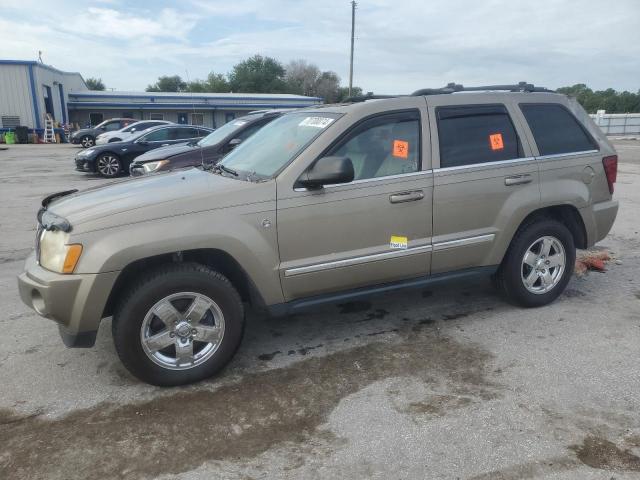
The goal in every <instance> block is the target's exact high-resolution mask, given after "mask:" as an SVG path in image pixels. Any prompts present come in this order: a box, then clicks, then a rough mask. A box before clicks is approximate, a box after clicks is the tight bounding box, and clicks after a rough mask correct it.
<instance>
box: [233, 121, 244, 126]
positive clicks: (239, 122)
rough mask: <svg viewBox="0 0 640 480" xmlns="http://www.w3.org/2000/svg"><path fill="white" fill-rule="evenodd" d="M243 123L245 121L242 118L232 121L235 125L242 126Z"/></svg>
mask: <svg viewBox="0 0 640 480" xmlns="http://www.w3.org/2000/svg"><path fill="white" fill-rule="evenodd" d="M245 123H247V122H245V121H242V120H240V121H237V122H233V124H234V125H235V126H237V127H241V126H242V125H244V124H245Z"/></svg>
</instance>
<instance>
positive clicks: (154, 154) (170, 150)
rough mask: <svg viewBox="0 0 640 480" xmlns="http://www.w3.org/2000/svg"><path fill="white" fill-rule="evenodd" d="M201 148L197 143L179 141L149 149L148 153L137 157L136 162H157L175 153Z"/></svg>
mask: <svg viewBox="0 0 640 480" xmlns="http://www.w3.org/2000/svg"><path fill="white" fill-rule="evenodd" d="M198 148H200V147H199V146H197V145H193V144H188V143H178V144H177V145H169V146H167V147H160V148H155V149H153V150H150V151H148V152H147V153H143V154H142V155H139V156H137V157H136V159H135V163H145V162H155V161H157V160H164V159H166V158H169V157H173V156H175V155H180V154H181V153H186V152H191V151H193V150H195V149H198Z"/></svg>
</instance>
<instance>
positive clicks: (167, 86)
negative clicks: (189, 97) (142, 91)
mask: <svg viewBox="0 0 640 480" xmlns="http://www.w3.org/2000/svg"><path fill="white" fill-rule="evenodd" d="M186 88H187V84H186V82H185V81H184V80H182V78H181V77H180V76H179V75H173V76H166V75H163V76H162V77H159V78H158V81H157V82H156V83H154V84H153V85H149V86H147V89H146V90H147V92H184V91H185V90H186Z"/></svg>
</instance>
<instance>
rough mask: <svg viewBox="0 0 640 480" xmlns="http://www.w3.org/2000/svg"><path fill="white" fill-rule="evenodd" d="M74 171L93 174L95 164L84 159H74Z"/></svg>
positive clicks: (90, 160)
mask: <svg viewBox="0 0 640 480" xmlns="http://www.w3.org/2000/svg"><path fill="white" fill-rule="evenodd" d="M75 163H76V170H77V171H79V172H95V171H96V169H95V162H94V161H93V160H92V159H89V158H86V157H78V156H77V157H76V158H75Z"/></svg>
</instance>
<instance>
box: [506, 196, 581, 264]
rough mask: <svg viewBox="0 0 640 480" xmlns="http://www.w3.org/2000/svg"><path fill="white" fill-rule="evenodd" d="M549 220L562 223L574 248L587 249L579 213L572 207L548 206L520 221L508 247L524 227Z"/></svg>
mask: <svg viewBox="0 0 640 480" xmlns="http://www.w3.org/2000/svg"><path fill="white" fill-rule="evenodd" d="M549 218H550V219H553V220H556V221H558V222H560V223H562V224H563V225H565V226H566V227H567V228H568V229H569V231H570V232H571V236H572V237H573V243H574V244H575V246H576V248H587V246H588V244H587V230H586V227H585V224H584V221H583V219H582V216H581V215H580V212H579V211H578V209H577V208H576V207H574V206H573V205H549V206H545V207H542V208H539V209H536V210H534V211H532V212H530V213H529V214H528V215H527V216H526V217H525V218H523V219H522V221H521V222H520V224H519V225H518V227H517V228H516V229H515V230H514V232H513V235H512V236H511V239H510V240H509V246H510V245H511V243H512V241H513V238H515V236H516V234H517V233H518V232H519V231H520V230H521V229H522V228H523V227H524V226H526V225H528V224H530V223H532V222H535V221H536V220H538V219H549ZM507 251H508V247H507V249H506V250H505V251H504V252H503V254H502V258H501V262H502V260H504V257H505V256H506V254H507Z"/></svg>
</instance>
